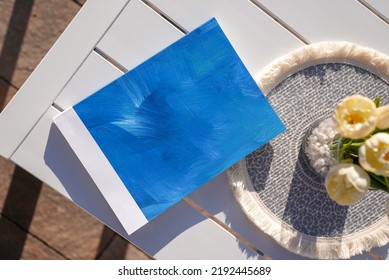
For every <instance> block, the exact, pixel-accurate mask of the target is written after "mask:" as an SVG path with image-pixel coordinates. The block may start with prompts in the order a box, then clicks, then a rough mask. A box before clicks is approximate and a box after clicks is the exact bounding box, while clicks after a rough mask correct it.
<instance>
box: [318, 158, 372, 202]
mask: <svg viewBox="0 0 389 280" xmlns="http://www.w3.org/2000/svg"><path fill="white" fill-rule="evenodd" d="M369 186H370V177H369V175H368V174H367V173H366V171H365V170H363V169H362V168H361V167H360V166H358V165H355V164H352V163H341V164H338V165H336V166H334V167H332V168H331V169H330V171H329V172H328V174H327V176H326V179H325V187H326V190H327V193H328V195H329V197H330V198H331V199H332V200H334V201H335V202H337V203H338V204H340V205H352V204H354V203H356V202H358V201H359V200H361V199H362V198H363V197H364V195H365V194H366V192H367V190H368V188H369Z"/></svg>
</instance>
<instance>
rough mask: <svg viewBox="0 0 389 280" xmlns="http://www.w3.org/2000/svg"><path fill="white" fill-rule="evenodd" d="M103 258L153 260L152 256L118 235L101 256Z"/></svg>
mask: <svg viewBox="0 0 389 280" xmlns="http://www.w3.org/2000/svg"><path fill="white" fill-rule="evenodd" d="M99 259H101V260H151V259H152V258H151V257H150V256H148V255H147V254H145V253H144V252H143V251H141V250H139V249H138V248H137V247H136V246H134V245H132V244H131V243H129V242H128V241H127V240H125V239H123V238H122V237H121V236H119V235H117V236H115V238H114V239H113V241H112V243H111V244H109V246H108V248H107V249H106V250H105V251H104V253H103V254H102V255H101V256H100V258H99Z"/></svg>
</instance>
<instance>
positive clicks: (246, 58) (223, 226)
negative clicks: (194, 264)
mask: <svg viewBox="0 0 389 280" xmlns="http://www.w3.org/2000/svg"><path fill="white" fill-rule="evenodd" d="M388 16H389V6H388V2H386V0H366V1H362V0H361V1H357V0H341V1H338V0H328V1H321V0H294V1H281V0H230V1H222V0H207V1H206V0H196V1H193V0H191V1H189V0H174V1H173V0H171V1H165V0H151V1H143V0H130V1H129V0H116V1H105V0H89V1H88V2H87V3H86V4H85V5H84V6H83V8H82V9H81V11H80V12H79V14H78V15H77V16H76V18H75V19H74V20H73V22H72V23H71V24H70V26H69V27H68V28H67V30H65V32H64V33H63V35H62V36H61V38H60V39H59V40H58V41H57V43H56V44H55V45H54V46H53V48H52V49H51V50H50V52H49V53H48V54H47V56H46V57H45V58H44V60H43V61H42V63H41V64H40V65H39V66H38V67H37V68H36V70H35V71H34V72H33V74H32V75H31V76H30V78H29V79H28V80H27V81H26V83H25V84H24V85H23V86H22V88H21V89H20V90H19V92H18V93H17V95H16V96H15V97H14V98H13V100H12V102H11V103H10V104H9V105H8V106H7V107H6V109H5V110H4V111H3V112H2V113H1V115H0V131H1V133H2V137H1V138H0V154H1V155H3V156H4V157H7V158H11V160H13V161H14V162H15V163H17V164H18V165H20V166H21V167H23V168H24V169H26V170H27V171H29V172H30V173H32V174H33V175H35V176H36V177H38V178H39V179H40V180H42V181H44V182H46V183H48V184H49V185H50V186H52V187H53V188H54V189H56V190H57V191H59V192H60V193H61V194H63V195H64V196H66V197H68V198H69V199H71V200H73V202H74V203H76V204H77V205H79V206H80V207H82V208H83V209H85V210H86V211H88V212H89V213H91V214H92V215H93V216H95V217H96V218H97V219H99V220H100V221H102V222H103V223H105V224H106V225H108V226H109V227H111V228H112V229H113V230H115V231H116V232H118V233H119V234H121V235H122V236H123V237H125V238H126V239H128V240H129V241H131V242H133V243H135V244H136V245H138V246H139V247H140V248H142V249H143V250H145V251H146V252H147V253H149V254H150V255H152V256H154V257H155V258H157V259H261V258H263V256H262V253H261V252H264V253H265V254H266V255H267V256H270V257H271V258H275V259H301V257H300V256H296V255H294V254H292V253H290V252H288V251H286V250H285V249H283V248H281V247H280V246H278V245H277V244H276V243H275V242H274V241H273V240H272V239H271V238H270V237H269V236H267V235H265V234H263V233H262V232H260V231H259V230H258V229H256V228H255V227H254V226H253V225H252V224H251V223H250V222H249V221H248V220H247V219H246V218H245V216H244V215H243V213H242V211H241V210H240V208H239V206H238V204H237V202H236V201H235V199H234V198H233V195H232V193H231V191H230V189H229V187H228V184H227V181H226V177H225V174H221V175H220V176H218V177H217V178H215V179H214V180H212V181H211V182H209V183H207V184H206V185H205V186H203V187H201V188H200V189H199V190H198V191H196V192H194V193H193V194H192V195H190V197H189V198H188V199H185V200H183V201H181V202H180V203H178V204H177V205H175V206H174V207H172V208H171V209H169V210H168V211H166V212H165V213H163V214H162V215H161V216H159V217H158V218H156V219H155V220H153V221H152V222H150V223H149V224H147V225H146V226H144V227H143V228H141V229H140V230H138V231H137V232H135V233H134V234H132V235H130V236H128V235H127V234H126V233H125V231H124V229H123V228H122V227H121V225H120V223H119V221H118V220H117V218H116V217H115V215H114V214H113V212H112V210H111V209H110V207H109V206H108V204H107V203H106V202H105V200H104V198H103V197H102V195H101V194H100V192H99V191H98V190H97V188H96V186H95V185H94V183H93V181H92V180H91V179H90V177H89V176H88V174H87V173H86V171H85V170H84V168H83V167H82V165H81V163H80V162H79V161H78V159H77V157H76V156H75V155H74V153H73V152H72V150H71V149H70V147H69V146H68V145H67V143H66V142H65V140H64V139H63V137H62V136H61V135H60V133H59V132H58V131H57V130H56V129H55V127H53V126H52V118H53V117H54V116H55V115H56V114H58V113H59V112H60V111H61V110H63V109H66V108H67V107H69V106H72V105H73V104H75V103H76V102H78V101H80V100H82V99H83V98H85V97H86V96H88V95H89V94H91V93H93V92H94V91H96V90H97V89H99V88H100V87H102V86H104V85H105V84H107V83H109V82H110V81H112V80H113V79H115V78H117V77H119V76H120V75H122V74H123V72H124V71H126V70H128V69H131V68H133V67H135V66H136V65H138V64H139V63H141V62H142V61H144V60H145V59H147V58H149V57H150V56H152V55H153V54H155V53H156V52H158V51H160V50H161V49H163V48H165V47H166V46H168V45H169V44H171V43H172V42H174V41H176V40H177V39H178V38H180V37H182V36H183V35H184V34H185V33H186V32H188V31H190V30H192V29H194V28H196V27H197V26H199V25H201V24H202V23H204V22H205V21H207V20H208V19H210V18H211V17H216V18H217V19H218V21H219V23H220V25H221V27H222V28H223V30H224V32H225V33H226V35H227V37H228V38H229V39H230V41H231V43H232V44H233V46H234V48H235V49H236V51H237V52H238V54H239V55H240V57H241V58H242V60H243V62H244V63H245V64H246V66H247V67H248V69H249V71H250V73H251V74H252V75H255V74H256V73H257V72H258V71H259V70H261V69H262V68H263V67H264V66H266V65H267V64H269V63H270V62H271V61H273V60H274V59H276V58H277V57H279V56H281V55H283V54H286V53H288V52H290V51H292V50H294V49H296V48H298V47H301V46H303V45H304V44H307V43H312V42H317V41H322V40H347V41H351V42H355V43H358V44H360V45H364V46H367V47H371V48H374V49H377V50H379V51H381V52H384V53H387V54H389V25H388V20H387V17H388ZM388 248H389V246H385V247H382V248H376V249H374V252H375V253H377V254H378V255H380V256H381V257H382V258H388V259H389V257H388ZM372 258H373V257H372V255H371V254H369V253H365V254H363V255H360V256H356V257H354V259H372Z"/></svg>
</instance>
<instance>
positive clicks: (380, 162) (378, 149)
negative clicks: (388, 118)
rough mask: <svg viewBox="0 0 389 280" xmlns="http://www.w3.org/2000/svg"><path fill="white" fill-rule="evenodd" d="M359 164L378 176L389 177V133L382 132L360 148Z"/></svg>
mask: <svg viewBox="0 0 389 280" xmlns="http://www.w3.org/2000/svg"><path fill="white" fill-rule="evenodd" d="M358 157H359V164H360V165H361V166H362V167H363V168H364V169H365V170H367V171H370V172H373V173H374V174H376V175H381V176H385V177H389V133H385V132H380V133H376V134H374V135H373V136H372V137H370V138H369V139H367V140H366V141H365V142H364V143H363V145H362V146H361V147H360V148H359V152H358Z"/></svg>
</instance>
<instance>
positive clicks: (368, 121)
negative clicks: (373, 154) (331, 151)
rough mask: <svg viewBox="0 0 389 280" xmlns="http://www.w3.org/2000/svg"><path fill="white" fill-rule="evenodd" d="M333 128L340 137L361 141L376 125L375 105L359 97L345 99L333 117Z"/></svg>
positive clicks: (367, 99) (365, 98)
mask: <svg viewBox="0 0 389 280" xmlns="http://www.w3.org/2000/svg"><path fill="white" fill-rule="evenodd" d="M333 120H334V126H335V129H336V130H337V131H338V133H339V134H340V135H342V136H343V137H346V138H351V139H361V138H363V137H365V136H367V135H368V134H369V133H370V132H372V131H373V130H374V129H375V127H376V123H377V112H376V105H375V103H374V102H373V101H371V100H370V99H369V98H367V97H364V96H361V95H353V96H349V97H346V98H345V99H343V101H342V102H340V103H339V105H338V106H337V108H336V110H335V113H334V115H333Z"/></svg>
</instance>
